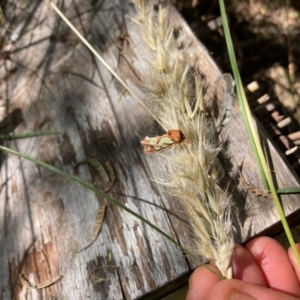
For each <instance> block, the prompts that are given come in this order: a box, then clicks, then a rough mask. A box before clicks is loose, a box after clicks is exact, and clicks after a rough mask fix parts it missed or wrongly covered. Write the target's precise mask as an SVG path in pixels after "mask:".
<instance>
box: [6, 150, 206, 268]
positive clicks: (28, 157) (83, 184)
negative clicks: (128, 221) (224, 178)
mask: <svg viewBox="0 0 300 300" xmlns="http://www.w3.org/2000/svg"><path fill="white" fill-rule="evenodd" d="M0 150H2V151H5V152H7V153H10V154H14V155H17V156H19V157H22V158H25V159H27V160H29V161H31V162H33V163H35V164H37V165H39V166H41V167H44V168H46V169H48V170H50V171H52V172H54V173H56V174H58V175H61V176H63V177H64V178H67V179H69V180H71V181H72V182H76V183H78V184H80V185H81V186H83V187H85V188H86V189H88V190H90V191H93V192H94V193H96V194H97V195H99V196H101V197H103V198H105V199H106V200H107V201H109V202H111V203H113V204H115V205H117V206H119V207H120V208H122V209H123V210H125V211H127V212H128V213H130V214H131V215H133V216H135V217H136V218H138V219H139V220H141V221H142V222H144V223H145V224H147V225H148V226H150V227H151V228H152V229H154V230H155V231H157V232H158V233H159V234H161V235H162V236H164V237H165V238H166V239H167V240H169V241H170V242H171V243H173V244H174V245H175V246H177V247H178V248H179V249H181V250H182V251H183V252H185V253H186V254H187V255H189V256H190V257H192V258H193V259H195V260H196V261H197V262H199V263H201V264H202V262H201V261H200V260H199V258H198V257H196V256H195V255H194V254H193V253H192V252H190V251H189V250H187V249H186V248H184V247H182V246H181V245H180V244H178V243H177V242H176V241H175V240H173V239H172V238H171V237H170V236H169V235H167V234H166V233H165V232H164V231H162V230H161V229H159V228H158V227H157V226H155V225H153V224H152V223H151V222H150V221H148V220H147V219H145V218H143V217H142V216H140V215H139V214H137V213H135V212H134V211H133V210H131V209H129V208H128V207H127V206H125V205H123V204H122V203H121V202H119V201H118V200H116V199H114V198H112V197H110V196H109V195H108V194H106V193H104V192H103V191H100V190H98V189H96V188H95V187H94V186H92V185H90V184H88V183H86V182H85V181H83V180H81V179H79V178H78V177H76V176H73V175H70V174H68V173H66V172H64V171H62V170H60V169H58V168H56V167H54V166H51V165H49V164H47V163H45V162H42V161H40V160H38V159H35V158H33V157H30V156H28V155H26V154H23V153H20V152H18V151H15V150H12V149H9V148H6V147H3V146H0Z"/></svg>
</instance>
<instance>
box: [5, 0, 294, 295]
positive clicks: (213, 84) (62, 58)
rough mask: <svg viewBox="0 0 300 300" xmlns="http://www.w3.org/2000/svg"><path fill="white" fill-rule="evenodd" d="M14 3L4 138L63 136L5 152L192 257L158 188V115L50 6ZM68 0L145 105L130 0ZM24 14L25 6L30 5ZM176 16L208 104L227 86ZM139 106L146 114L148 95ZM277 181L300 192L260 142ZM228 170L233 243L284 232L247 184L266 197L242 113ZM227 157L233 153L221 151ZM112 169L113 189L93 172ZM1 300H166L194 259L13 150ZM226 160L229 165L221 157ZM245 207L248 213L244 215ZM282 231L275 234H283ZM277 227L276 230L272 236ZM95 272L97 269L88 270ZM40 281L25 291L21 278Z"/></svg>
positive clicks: (229, 133) (229, 137) (288, 200)
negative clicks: (154, 150)
mask: <svg viewBox="0 0 300 300" xmlns="http://www.w3.org/2000/svg"><path fill="white" fill-rule="evenodd" d="M13 3H14V2H13V1H8V4H7V7H6V8H5V9H6V10H5V11H8V13H7V27H6V28H2V32H3V37H5V40H4V42H2V43H3V45H2V56H1V95H2V97H1V99H0V100H1V110H0V113H1V120H2V121H1V123H0V130H1V133H11V132H13V133H26V132H36V131H45V130H55V131H58V132H59V134H58V135H53V136H44V137H37V138H27V139H19V140H14V141H2V145H5V146H8V147H11V148H13V149H15V150H17V151H20V152H22V153H25V154H27V155H30V156H32V157H35V158H38V159H40V160H42V161H44V162H46V163H49V164H51V165H54V166H56V167H58V168H60V169H62V170H64V171H66V172H68V173H70V174H72V175H75V176H78V177H79V178H81V179H82V180H85V181H86V182H88V183H90V184H93V185H94V186H95V187H97V188H99V189H101V190H109V195H111V196H112V197H114V198H115V199H117V200H118V201H120V202H121V203H123V204H124V205H126V206H127V207H129V208H130V209H132V210H133V211H135V212H137V213H139V214H140V215H142V216H143V217H144V218H146V219H148V220H150V221H151V222H152V223H154V224H155V225H156V226H158V227H159V228H160V229H161V230H163V231H164V232H166V233H167V234H168V235H170V236H171V237H172V238H174V239H175V240H177V241H179V242H180V243H182V245H184V246H185V247H187V248H190V247H191V244H192V241H191V240H192V237H191V235H190V233H189V229H188V224H187V223H188V221H187V220H186V219H185V218H184V217H183V216H182V213H181V211H180V209H179V206H178V204H177V202H176V199H174V197H172V195H171V194H170V193H168V191H166V190H165V189H164V188H162V187H161V186H159V185H157V184H156V183H154V182H153V181H152V180H151V179H152V178H161V177H162V176H164V174H167V172H168V164H167V163H166V162H165V161H164V159H163V158H162V157H159V156H156V155H151V156H150V155H148V156H147V155H145V154H144V153H143V149H142V147H141V145H140V140H142V139H143V138H144V137H145V136H146V135H147V136H155V135H157V134H161V133H162V130H161V129H160V128H159V127H158V125H157V124H155V122H154V121H153V119H152V117H151V116H150V115H149V114H148V113H147V112H146V111H145V110H144V109H143V108H142V107H141V106H140V105H139V104H137V103H136V101H134V100H133V99H132V97H131V95H130V94H128V93H126V92H125V93H124V89H123V87H122V86H121V85H120V84H119V83H118V82H117V81H116V80H115V79H114V78H113V77H112V75H111V74H110V73H109V72H108V71H107V70H106V69H105V68H104V67H103V66H102V65H101V63H99V62H98V61H96V59H95V58H94V57H93V55H92V54H91V53H90V51H89V50H87V49H86V48H85V46H83V45H82V44H81V43H80V42H79V40H78V38H77V37H76V36H75V35H74V34H73V33H72V32H71V31H70V30H69V29H68V28H67V26H66V25H65V24H64V23H63V22H62V21H61V20H60V19H59V17H58V16H57V15H56V14H55V13H54V11H52V9H51V7H50V6H49V4H48V2H47V1H31V2H28V3H27V4H26V2H24V3H23V2H22V3H21V2H20V3H19V4H17V6H14V5H13ZM93 3H94V5H92V4H90V2H87V1H84V2H82V1H77V2H74V1H64V4H63V6H62V5H61V4H60V7H61V8H62V10H63V11H64V12H65V13H66V15H67V16H68V17H69V18H70V20H71V22H72V23H73V24H74V25H75V26H76V27H77V28H78V30H79V31H80V32H82V33H84V35H85V37H86V38H87V39H88V40H89V41H90V42H91V43H92V45H93V46H94V47H95V48H96V50H98V51H99V52H100V53H101V54H102V55H103V57H104V58H105V60H106V61H107V63H108V64H109V65H110V66H112V68H113V69H114V70H116V71H117V73H118V74H119V75H120V76H121V77H122V78H123V79H124V80H125V81H126V83H127V84H128V85H129V86H130V87H131V88H132V89H133V90H134V91H135V93H137V94H138V95H139V96H140V97H141V98H142V99H145V95H144V93H143V85H142V82H143V78H145V76H147V65H146V63H145V59H147V55H146V54H147V50H146V49H145V48H144V46H143V44H142V42H141V39H140V38H139V34H138V28H137V27H136V26H135V25H134V24H133V23H132V22H131V21H130V20H129V19H128V18H126V15H127V14H129V15H132V16H133V15H134V7H133V5H132V4H131V3H130V2H127V1H123V0H122V1H120V2H119V1H117V0H114V1H108V0H107V1H95V2H93ZM22 5H23V6H22ZM170 20H172V22H174V26H175V27H176V28H180V32H181V34H184V35H185V43H186V45H189V47H190V51H191V55H192V56H193V57H197V58H198V59H197V62H198V63H197V64H198V65H197V67H198V68H199V69H200V70H201V72H202V73H203V74H205V76H206V78H207V83H208V89H207V94H206V97H207V99H208V101H210V100H211V99H218V101H219V102H221V101H222V98H223V89H224V83H222V80H219V81H218V79H219V76H220V75H221V73H220V71H219V69H218V67H217V66H216V65H215V64H214V62H213V60H212V58H211V57H210V56H209V54H208V53H207V51H206V49H205V47H204V46H203V45H202V44H201V43H200V42H199V41H197V40H196V39H195V37H194V36H193V34H192V32H191V30H190V29H189V27H188V26H187V25H186V23H185V22H184V21H183V19H182V17H181V16H180V15H179V14H178V12H177V11H176V10H175V9H173V8H172V9H171V10H170ZM145 103H146V104H147V105H148V102H147V99H145ZM261 138H262V140H263V141H264V143H265V145H266V148H267V152H268V153H269V156H270V161H271V162H272V166H273V167H272V168H273V170H274V171H275V172H274V177H275V178H276V181H277V183H278V186H280V187H285V186H290V185H298V181H297V179H296V178H295V176H294V175H293V173H292V172H291V171H290V170H289V168H288V167H287V165H286V163H285V161H284V160H283V159H282V158H281V157H280V155H279V154H278V153H277V151H276V149H274V148H273V146H272V144H271V143H270V142H268V141H267V140H266V135H265V133H264V132H263V131H261ZM222 140H223V141H224V142H226V145H227V146H226V151H227V153H228V155H229V157H230V161H223V166H224V169H225V171H226V176H227V182H230V187H231V189H232V194H233V199H234V200H235V203H236V212H237V214H236V217H235V218H236V228H237V229H236V234H237V241H239V242H241V241H244V240H245V239H247V238H249V237H251V236H253V235H256V234H260V233H261V232H264V233H267V234H271V233H276V230H279V229H276V230H274V229H272V228H275V227H274V226H276V224H278V220H279V219H278V215H277V213H276V210H275V208H274V205H273V204H272V200H271V199H268V198H267V199H265V198H263V197H256V196H255V195H253V194H251V193H250V192H249V191H247V190H245V189H243V188H242V186H241V185H240V184H239V181H238V176H237V175H236V174H237V166H238V165H239V164H240V163H241V162H243V170H242V172H243V176H244V178H245V180H247V182H248V183H249V184H251V185H253V186H254V187H256V188H257V189H258V190H261V189H262V186H261V183H260V180H259V175H258V171H257V168H256V166H255V162H254V158H253V155H252V150H251V147H250V144H249V141H248V138H247V135H246V131H245V128H244V125H243V121H242V118H241V114H240V111H239V109H238V107H237V105H236V104H235V106H234V111H233V115H232V119H231V121H230V122H229V123H227V124H226V126H225V128H224V130H223V131H222ZM224 157H225V155H224ZM86 158H94V159H96V160H98V161H99V162H100V163H101V164H102V165H103V166H105V165H106V168H107V166H109V165H111V166H112V168H113V170H114V173H115V176H116V181H115V182H114V184H113V182H112V181H113V180H111V179H110V180H109V181H108V182H107V180H104V179H103V177H101V176H100V175H99V172H98V171H97V169H96V168H95V167H93V166H91V165H89V164H82V165H80V166H78V167H76V166H75V165H76V163H77V162H79V161H82V160H84V159H86ZM0 159H1V177H0V180H1V191H0V192H1V193H0V205H1V207H0V222H1V223H0V224H1V225H0V228H1V232H0V234H1V235H0V237H1V247H0V259H1V261H0V262H1V268H0V290H1V294H0V295H1V296H0V298H1V299H112V300H117V299H159V297H160V296H162V295H163V294H166V293H168V292H169V291H171V290H173V289H175V288H178V287H180V286H181V285H183V284H184V283H186V281H187V278H188V275H189V274H190V272H191V269H193V268H194V267H195V266H196V265H197V264H196V262H194V261H192V260H191V259H189V258H188V257H186V256H185V255H184V254H183V253H182V252H181V251H180V250H179V249H178V248H176V247H175V246H174V245H173V244H172V243H170V242H169V241H167V240H166V239H165V238H163V237H162V236H161V235H160V234H158V233H157V232H156V231H154V230H153V229H151V228H149V227H148V226H147V225H145V224H143V223H142V222H141V221H139V220H138V219H136V218H134V217H133V216H132V215H130V214H128V213H127V212H124V211H122V210H121V209H120V208H118V207H117V206H114V205H112V204H109V203H107V201H106V200H105V199H102V198H101V197H98V196H96V195H95V194H94V193H93V192H90V191H88V190H86V189H84V188H83V187H82V186H79V185H77V184H76V183H72V182H70V181H68V180H67V179H64V178H62V177H60V176H58V175H56V174H54V173H52V172H50V171H49V170H46V169H44V168H42V167H39V166H37V165H35V164H33V163H31V162H29V161H26V160H24V159H20V158H18V157H16V156H13V155H7V154H4V153H1V157H0ZM220 159H221V161H222V158H220ZM282 202H283V204H284V209H285V212H286V214H287V215H290V214H292V213H294V214H295V213H297V211H298V209H299V196H296V195H290V196H282ZM104 204H107V208H106V213H105V217H104V221H103V225H102V230H101V233H100V235H99V237H98V239H97V240H96V242H95V243H94V244H93V245H92V246H91V247H89V248H88V249H86V250H84V251H82V252H80V253H78V254H75V253H74V251H76V250H78V249H80V248H82V247H84V246H85V245H87V244H88V243H89V242H90V241H91V240H92V239H93V228H94V226H95V224H96V218H97V213H98V209H99V207H100V206H101V205H104ZM245 208H247V209H248V210H247V212H245ZM276 228H277V227H276ZM268 230H269V231H268ZM91 272H92V273H91ZM21 274H22V276H24V277H25V278H26V279H27V280H28V282H30V283H31V284H32V285H33V286H36V287H38V286H40V285H42V284H45V283H51V280H53V279H55V278H57V276H59V275H62V276H63V277H62V279H61V280H59V281H58V282H55V283H53V284H52V285H51V286H49V287H47V288H42V289H35V288H30V287H28V286H24V284H22V282H21V281H20V275H21Z"/></svg>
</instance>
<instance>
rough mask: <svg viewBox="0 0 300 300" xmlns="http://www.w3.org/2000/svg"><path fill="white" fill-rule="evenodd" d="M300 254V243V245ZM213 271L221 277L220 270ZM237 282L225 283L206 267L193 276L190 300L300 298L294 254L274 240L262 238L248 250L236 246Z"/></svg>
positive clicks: (250, 245)
mask: <svg viewBox="0 0 300 300" xmlns="http://www.w3.org/2000/svg"><path fill="white" fill-rule="evenodd" d="M297 249H298V252H300V244H297ZM210 268H211V269H213V270H214V271H216V273H217V274H220V272H219V271H218V269H217V268H216V267H214V266H210ZM232 268H233V276H234V278H235V279H231V280H221V279H220V278H219V277H218V276H216V275H215V274H213V273H212V272H211V271H209V270H208V269H207V268H205V267H204V266H201V267H199V268H197V269H196V270H195V271H194V273H193V274H192V275H191V277H190V282H189V291H188V294H187V297H186V300H234V299H240V300H255V299H257V300H283V299H284V300H295V299H300V284H299V282H300V267H299V266H298V264H297V262H296V259H295V257H294V255H293V253H292V251H291V249H289V250H288V252H287V251H286V250H285V249H284V248H283V247H282V246H281V245H280V244H279V243H278V242H277V241H276V240H274V239H271V238H268V237H259V238H255V239H253V240H252V241H250V242H249V243H248V244H247V245H246V248H244V247H242V246H240V245H236V246H235V248H234V251H233V257H232Z"/></svg>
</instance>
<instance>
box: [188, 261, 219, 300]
mask: <svg viewBox="0 0 300 300" xmlns="http://www.w3.org/2000/svg"><path fill="white" fill-rule="evenodd" d="M208 268H209V269H208ZM220 280H221V273H220V271H219V270H218V268H216V267H215V266H212V265H208V266H201V267H198V268H196V269H195V271H194V272H193V274H192V275H191V276H190V279H189V290H188V293H187V296H186V300H202V299H205V296H206V295H207V293H208V292H209V290H210V289H211V287H212V286H213V285H215V284H216V283H217V282H219V281H220Z"/></svg>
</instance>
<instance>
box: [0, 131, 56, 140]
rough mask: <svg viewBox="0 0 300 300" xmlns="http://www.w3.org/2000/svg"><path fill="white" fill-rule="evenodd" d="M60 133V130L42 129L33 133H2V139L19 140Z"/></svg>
mask: <svg viewBox="0 0 300 300" xmlns="http://www.w3.org/2000/svg"><path fill="white" fill-rule="evenodd" d="M54 134H59V132H58V131H41V132H33V133H20V134H0V140H18V139H25V138H30V137H37V136H46V135H54Z"/></svg>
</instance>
